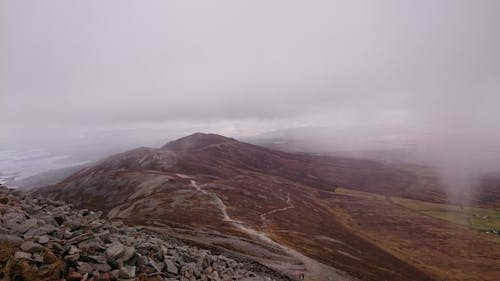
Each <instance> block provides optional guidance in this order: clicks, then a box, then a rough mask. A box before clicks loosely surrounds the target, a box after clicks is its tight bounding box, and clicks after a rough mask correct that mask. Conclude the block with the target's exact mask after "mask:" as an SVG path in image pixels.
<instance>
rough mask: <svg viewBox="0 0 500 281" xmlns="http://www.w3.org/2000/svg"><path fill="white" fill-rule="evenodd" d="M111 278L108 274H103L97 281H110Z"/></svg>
mask: <svg viewBox="0 0 500 281" xmlns="http://www.w3.org/2000/svg"><path fill="white" fill-rule="evenodd" d="M110 280H111V276H110V275H109V273H107V272H103V273H100V274H99V277H98V278H97V281H110Z"/></svg>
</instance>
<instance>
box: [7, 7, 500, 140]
mask: <svg viewBox="0 0 500 281" xmlns="http://www.w3.org/2000/svg"><path fill="white" fill-rule="evenodd" d="M499 27H500V1H496V0H492V1H481V0H479V1H459V0H449V1H439V0H438V1H436V0H432V1H401V0H395V1H330V0H329V1H290V0H286V1H285V0H283V1H272V0H265V1H256V0H251V1H234V0H232V1H140V2H137V1H123V0H119V1H118V0H117V1H64V0H61V1H21V0H12V1H9V0H2V1H0V116H1V119H0V122H1V123H0V126H2V134H3V135H4V136H6V135H8V136H10V137H14V138H15V136H16V135H25V134H23V132H24V133H26V132H28V133H30V132H34V130H38V131H37V132H44V131H45V132H53V130H54V129H55V130H61V131H64V130H70V129H71V130H76V131H78V130H79V129H80V128H94V127H107V128H120V127H134V126H146V127H147V126H152V127H155V126H160V127H161V126H169V124H182V126H187V127H189V126H195V127H196V126H201V127H202V126H205V125H206V126H207V128H214V127H215V130H217V129H219V130H222V129H223V128H233V129H234V128H239V129H248V130H250V131H251V130H252V129H259V128H265V129H266V130H268V129H273V128H282V127H294V126H303V125H307V126H330V127H363V126H364V127H366V126H386V127H394V128H402V129H404V130H406V131H411V132H412V133H414V134H418V133H423V132H424V131H425V132H427V133H428V132H441V131H442V130H450V131H463V129H462V127H466V128H467V131H468V132H471V131H470V130H474V132H475V131H477V130H479V131H481V132H483V131H486V132H491V131H495V130H496V131H498V120H500V113H498V112H500V111H499V110H498V108H499V106H500V29H499ZM200 124H201V125H200ZM203 124H204V125H203ZM207 124H208V125H207ZM214 124H221V126H217V125H214ZM224 126H225V127H224Z"/></svg>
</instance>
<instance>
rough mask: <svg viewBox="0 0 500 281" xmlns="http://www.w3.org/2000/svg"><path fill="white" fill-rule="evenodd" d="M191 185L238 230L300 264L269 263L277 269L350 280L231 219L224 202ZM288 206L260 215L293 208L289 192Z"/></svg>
mask: <svg viewBox="0 0 500 281" xmlns="http://www.w3.org/2000/svg"><path fill="white" fill-rule="evenodd" d="M191 186H193V187H194V188H195V189H196V190H197V191H199V192H201V193H203V194H206V195H209V196H211V197H212V198H214V201H215V203H216V205H217V207H218V208H219V210H220V211H221V213H222V215H223V218H224V221H227V222H230V223H232V224H233V225H234V226H235V227H236V228H237V229H238V230H240V231H241V232H243V233H246V234H248V235H250V236H253V237H255V238H256V239H258V240H260V241H261V242H264V243H266V244H268V245H270V246H273V247H276V248H279V249H281V250H282V251H283V252H285V253H287V254H288V255H289V256H290V257H292V258H293V259H294V260H296V261H297V262H299V263H300V264H296V263H295V264H294V263H290V262H286V263H283V262H279V261H278V262H276V263H275V264H273V265H270V266H271V267H274V268H276V269H278V270H281V271H282V272H285V273H287V274H290V275H292V276H295V277H298V276H300V274H304V279H303V280H309V281H330V280H331V281H337V280H346V281H348V280H352V278H348V277H345V276H343V275H341V274H339V271H337V270H336V269H335V268H333V267H331V266H328V265H325V264H322V263H320V262H318V261H316V260H313V259H311V258H309V257H307V256H305V255H303V254H302V253H300V252H299V251H297V250H295V249H293V248H291V247H288V246H286V245H283V244H280V243H278V242H276V241H274V240H273V239H272V238H271V237H269V236H268V235H267V234H266V233H264V232H261V231H257V230H255V229H253V228H251V227H248V226H246V225H245V224H244V223H243V222H241V221H238V220H234V219H232V218H231V217H230V216H229V214H228V213H227V207H226V205H225V204H224V202H223V201H222V200H221V199H220V197H219V196H218V195H217V194H215V193H212V192H208V191H206V190H204V189H202V187H201V186H200V185H199V184H198V183H197V182H196V181H195V180H191ZM286 202H287V204H288V206H287V207H284V208H279V209H274V210H272V211H269V212H267V213H265V214H263V215H261V218H262V216H264V219H266V217H265V216H266V215H269V214H273V213H277V212H281V211H286V210H288V209H291V208H294V205H293V204H292V203H291V199H290V194H288V195H287V200H286Z"/></svg>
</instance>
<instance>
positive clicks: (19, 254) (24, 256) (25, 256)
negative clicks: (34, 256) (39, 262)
mask: <svg viewBox="0 0 500 281" xmlns="http://www.w3.org/2000/svg"><path fill="white" fill-rule="evenodd" d="M14 258H15V259H25V260H31V254H30V253H26V252H15V253H14Z"/></svg>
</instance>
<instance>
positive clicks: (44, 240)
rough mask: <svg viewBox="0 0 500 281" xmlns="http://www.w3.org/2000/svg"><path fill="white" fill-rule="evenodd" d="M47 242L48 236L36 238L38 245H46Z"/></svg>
mask: <svg viewBox="0 0 500 281" xmlns="http://www.w3.org/2000/svg"><path fill="white" fill-rule="evenodd" d="M49 241H50V239H49V237H48V236H45V235H43V236H40V237H38V243H40V244H47V243H49Z"/></svg>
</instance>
